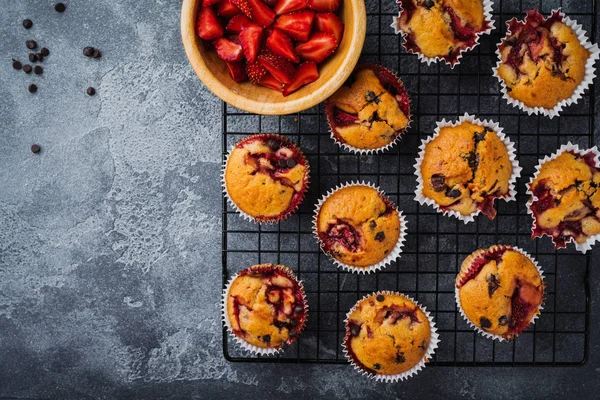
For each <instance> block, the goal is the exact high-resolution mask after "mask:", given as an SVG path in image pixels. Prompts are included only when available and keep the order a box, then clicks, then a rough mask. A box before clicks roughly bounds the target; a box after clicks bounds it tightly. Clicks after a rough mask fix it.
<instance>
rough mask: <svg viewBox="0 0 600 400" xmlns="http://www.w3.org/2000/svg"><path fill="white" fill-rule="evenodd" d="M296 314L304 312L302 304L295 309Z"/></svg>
mask: <svg viewBox="0 0 600 400" xmlns="http://www.w3.org/2000/svg"><path fill="white" fill-rule="evenodd" d="M294 312H295V313H296V314H300V313H302V312H304V307H303V306H301V305H300V304H298V305H297V306H296V307H294Z"/></svg>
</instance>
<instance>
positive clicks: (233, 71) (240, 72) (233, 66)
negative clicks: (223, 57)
mask: <svg viewBox="0 0 600 400" xmlns="http://www.w3.org/2000/svg"><path fill="white" fill-rule="evenodd" d="M225 65H227V69H228V70H229V75H231V79H233V80H234V81H235V82H244V81H245V80H246V71H244V62H243V61H236V62H227V61H225Z"/></svg>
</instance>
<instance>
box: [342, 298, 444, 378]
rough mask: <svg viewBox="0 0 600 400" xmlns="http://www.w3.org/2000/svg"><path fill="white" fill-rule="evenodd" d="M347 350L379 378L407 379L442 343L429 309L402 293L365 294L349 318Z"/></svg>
mask: <svg viewBox="0 0 600 400" xmlns="http://www.w3.org/2000/svg"><path fill="white" fill-rule="evenodd" d="M345 324H346V335H345V337H344V352H345V353H346V356H347V357H348V359H349V360H350V362H351V363H352V364H353V365H354V367H355V368H356V369H358V370H359V371H361V372H363V373H365V374H367V375H369V376H370V377H372V378H375V379H377V380H387V381H395V380H398V379H402V380H403V379H406V378H408V377H410V376H412V375H413V374H416V373H417V372H418V371H420V370H421V369H422V368H423V367H424V366H425V363H426V362H427V361H428V360H429V359H430V358H431V356H432V355H433V352H434V350H435V349H436V348H437V344H438V342H439V340H438V335H437V332H436V329H435V324H434V323H433V320H432V319H431V317H430V315H429V313H428V312H426V311H425V310H424V309H421V308H420V307H419V305H418V304H417V303H416V302H415V301H414V300H412V299H411V298H409V297H408V296H405V295H403V294H400V293H394V292H378V293H373V294H371V295H369V296H365V297H364V298H363V299H362V300H360V301H358V302H357V303H356V305H355V306H354V307H352V309H351V310H350V311H349V312H348V314H347V317H346V322H345Z"/></svg>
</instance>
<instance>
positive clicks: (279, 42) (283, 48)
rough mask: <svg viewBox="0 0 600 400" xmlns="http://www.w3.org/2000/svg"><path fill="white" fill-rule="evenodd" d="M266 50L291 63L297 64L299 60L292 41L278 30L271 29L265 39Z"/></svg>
mask: <svg viewBox="0 0 600 400" xmlns="http://www.w3.org/2000/svg"><path fill="white" fill-rule="evenodd" d="M267 48H268V49H269V50H271V52H272V53H273V54H277V55H278V56H281V57H285V58H287V59H288V60H290V61H291V62H293V63H296V64H297V63H299V62H300V58H298V55H297V54H296V50H295V49H294V44H293V43H292V39H290V37H289V36H288V35H286V34H285V33H283V31H282V30H280V29H277V28H275V29H273V32H271V34H270V35H269V37H268V38H267Z"/></svg>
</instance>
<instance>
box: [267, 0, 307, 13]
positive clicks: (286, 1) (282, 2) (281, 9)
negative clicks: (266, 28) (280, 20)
mask: <svg viewBox="0 0 600 400" xmlns="http://www.w3.org/2000/svg"><path fill="white" fill-rule="evenodd" d="M305 8H308V0H279V1H278V2H277V4H276V5H275V8H274V9H273V11H275V14H277V15H282V14H285V13H289V12H292V11H298V10H303V9H305Z"/></svg>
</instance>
